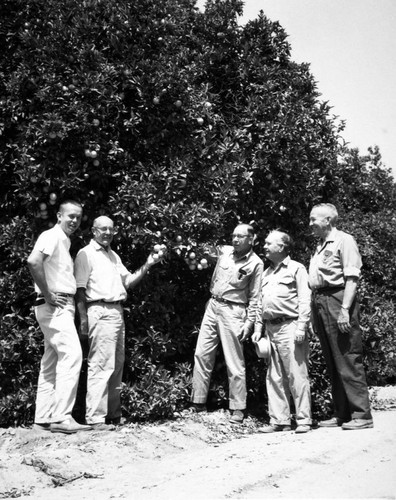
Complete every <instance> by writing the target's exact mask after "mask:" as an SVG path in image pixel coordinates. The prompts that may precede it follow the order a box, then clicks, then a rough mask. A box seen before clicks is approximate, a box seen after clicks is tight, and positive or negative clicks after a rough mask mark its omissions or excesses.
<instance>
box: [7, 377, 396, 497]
mask: <svg viewBox="0 0 396 500" xmlns="http://www.w3.org/2000/svg"><path fill="white" fill-rule="evenodd" d="M371 399H372V402H373V408H374V409H375V408H377V409H375V410H374V428H373V429H366V430H361V431H343V430H342V429H340V428H336V429H322V428H319V429H314V430H312V431H311V432H309V433H307V434H296V433H295V432H288V433H276V434H262V433H258V432H257V427H258V425H259V424H260V422H257V420H255V419H253V418H251V417H248V418H247V419H246V420H245V422H244V424H243V425H241V426H235V425H234V426H232V425H231V424H229V423H228V417H229V415H228V412H227V411H216V412H212V413H206V414H199V415H192V414H189V413H183V414H181V415H179V416H178V417H177V418H175V419H174V420H170V421H166V422H162V423H156V424H144V425H139V424H130V425H126V426H123V427H119V428H118V429H117V430H115V431H112V432H107V431H106V432H101V431H93V432H83V433H79V434H74V435H63V434H51V433H50V432H43V431H33V430H30V429H24V428H17V429H0V498H27V499H37V500H50V499H51V500H54V499H56V500H63V499H65V500H66V499H67V500H77V499H79V500H84V499H92V498H95V500H107V499H118V498H121V499H133V500H134V499H136V500H146V499H148V500H155V499H166V500H168V499H172V500H173V499H174V500H177V499H184V498H186V499H205V500H210V499H230V498H232V499H234V498H235V499H272V498H273V499H277V498H289V499H294V498H296V499H297V498H310V499H313V498H318V499H319V498H338V499H341V498H386V499H391V498H392V499H396V388H395V387H384V388H374V389H372V390H371Z"/></svg>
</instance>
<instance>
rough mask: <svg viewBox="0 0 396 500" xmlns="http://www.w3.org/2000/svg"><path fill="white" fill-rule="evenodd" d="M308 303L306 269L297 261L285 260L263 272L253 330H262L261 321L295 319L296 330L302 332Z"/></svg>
mask: <svg viewBox="0 0 396 500" xmlns="http://www.w3.org/2000/svg"><path fill="white" fill-rule="evenodd" d="M310 302H311V290H310V288H309V285H308V273H307V270H306V269H305V267H304V266H303V264H301V263H300V262H297V261H295V260H292V259H291V258H290V257H289V256H288V257H286V258H285V259H284V260H283V261H282V262H280V263H279V264H278V265H277V266H275V267H274V266H270V267H268V268H267V269H266V270H265V271H264V273H263V278H262V285H261V294H260V304H259V308H258V311H257V319H256V326H255V330H256V331H257V330H261V326H262V322H263V320H264V321H265V320H271V319H276V318H282V317H283V318H290V319H296V320H297V322H298V327H299V328H300V329H302V330H304V329H305V327H306V325H307V323H308V322H309V319H310V310H311V307H310Z"/></svg>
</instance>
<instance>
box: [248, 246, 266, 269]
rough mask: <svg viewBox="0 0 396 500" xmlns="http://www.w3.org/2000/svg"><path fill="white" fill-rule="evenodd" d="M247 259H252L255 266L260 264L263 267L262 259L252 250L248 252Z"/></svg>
mask: <svg viewBox="0 0 396 500" xmlns="http://www.w3.org/2000/svg"><path fill="white" fill-rule="evenodd" d="M249 258H251V259H252V261H253V262H256V263H257V264H262V265H263V266H264V262H263V261H262V259H261V258H260V257H259V256H258V255H257V254H256V252H255V251H254V250H252V251H251V252H250V255H249Z"/></svg>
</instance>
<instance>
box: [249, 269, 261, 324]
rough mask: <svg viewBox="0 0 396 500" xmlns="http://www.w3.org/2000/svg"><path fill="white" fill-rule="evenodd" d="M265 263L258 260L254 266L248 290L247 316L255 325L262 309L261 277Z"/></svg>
mask: <svg viewBox="0 0 396 500" xmlns="http://www.w3.org/2000/svg"><path fill="white" fill-rule="evenodd" d="M263 269H264V265H263V263H262V262H257V264H256V265H255V267H254V270H253V273H252V277H251V280H250V283H249V291H248V306H247V311H246V313H247V318H246V321H248V322H249V323H250V324H251V325H253V324H254V323H255V322H256V320H257V314H258V311H259V310H260V307H259V303H260V302H259V301H260V295H261V278H262V275H263Z"/></svg>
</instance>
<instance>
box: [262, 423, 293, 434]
mask: <svg viewBox="0 0 396 500" xmlns="http://www.w3.org/2000/svg"><path fill="white" fill-rule="evenodd" d="M257 430H258V432H264V434H269V433H271V432H288V431H291V426H290V425H281V424H271V425H265V426H264V427H259V428H258V429H257Z"/></svg>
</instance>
